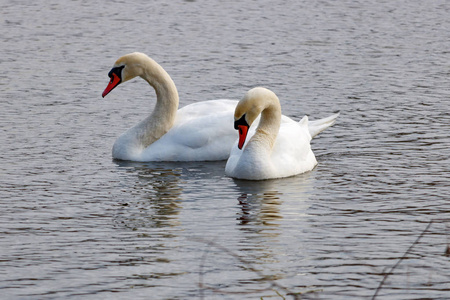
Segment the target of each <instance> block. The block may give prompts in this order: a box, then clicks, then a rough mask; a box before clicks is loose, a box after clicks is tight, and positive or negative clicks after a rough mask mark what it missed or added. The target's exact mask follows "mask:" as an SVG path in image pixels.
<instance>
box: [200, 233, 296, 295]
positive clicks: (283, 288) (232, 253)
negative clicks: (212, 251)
mask: <svg viewBox="0 0 450 300" xmlns="http://www.w3.org/2000/svg"><path fill="white" fill-rule="evenodd" d="M193 240H195V241H196V242H201V243H205V244H207V245H208V248H209V247H211V246H213V247H215V248H217V249H219V250H222V251H223V252H225V253H227V254H228V255H230V256H232V257H234V258H236V259H237V260H238V261H239V262H241V263H242V264H243V265H245V266H246V267H247V268H248V269H249V270H250V271H252V272H254V273H256V274H257V275H258V276H260V277H263V278H264V277H267V276H265V275H264V274H263V273H262V272H261V271H259V270H257V269H255V268H253V267H252V266H251V263H250V262H248V261H246V260H245V259H243V258H241V257H240V256H239V255H237V254H236V253H234V252H233V251H231V250H229V249H227V248H226V247H224V246H222V245H219V244H217V243H216V242H214V241H206V240H203V239H200V238H196V239H193ZM206 255H207V252H205V253H204V254H203V256H202V265H201V266H200V274H199V287H200V299H204V298H203V297H204V295H203V289H205V285H204V283H203V264H204V262H205V260H206ZM270 285H271V286H270V288H267V289H263V290H260V291H267V290H270V289H271V288H278V289H280V290H283V291H284V292H286V294H288V295H291V296H293V297H294V299H300V298H299V295H298V294H294V293H292V291H290V290H289V289H288V288H286V287H284V286H282V285H280V284H278V283H276V282H275V281H271V282H270ZM212 290H214V291H217V292H223V291H220V290H217V289H212ZM260 291H259V292H260ZM253 292H255V291H252V292H250V293H253ZM275 292H276V291H275ZM276 293H277V294H279V293H278V292H276ZM230 294H232V293H230ZM238 294H248V293H245V292H244V293H238ZM283 298H284V297H283Z"/></svg>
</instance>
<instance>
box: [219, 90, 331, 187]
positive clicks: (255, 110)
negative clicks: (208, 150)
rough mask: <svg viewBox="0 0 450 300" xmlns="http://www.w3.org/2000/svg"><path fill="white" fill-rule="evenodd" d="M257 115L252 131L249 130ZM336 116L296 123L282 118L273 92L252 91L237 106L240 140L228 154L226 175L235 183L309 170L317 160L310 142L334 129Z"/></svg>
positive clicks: (278, 103) (235, 116) (302, 120)
mask: <svg viewBox="0 0 450 300" xmlns="http://www.w3.org/2000/svg"><path fill="white" fill-rule="evenodd" d="M260 114H261V120H260V121H259V125H258V126H257V128H256V130H255V129H254V127H250V126H251V125H252V123H253V122H254V121H255V120H256V119H257V117H258V116H259V115H260ZM338 116H339V113H337V114H334V115H332V116H330V117H328V118H324V119H320V120H317V121H313V122H308V117H307V116H304V117H303V118H302V119H301V120H300V122H295V121H293V120H292V119H290V118H289V117H286V116H282V115H281V106H280V101H279V100H278V97H277V96H276V95H275V94H274V93H273V92H272V91H270V90H268V89H265V88H261V87H257V88H254V89H251V90H250V91H248V92H247V93H246V95H245V96H244V98H243V99H242V100H241V101H239V103H238V105H237V106H236V110H235V113H234V119H235V123H234V127H235V129H238V130H239V140H238V141H237V143H236V145H235V146H233V148H232V150H231V154H230V157H229V158H228V161H227V164H226V167H225V174H226V175H228V176H230V177H233V178H238V179H249V180H263V179H271V178H282V177H288V176H293V175H296V174H300V173H303V172H307V171H310V170H312V169H313V168H314V167H315V166H316V164H317V160H316V157H315V156H314V153H313V152H312V150H311V145H310V141H311V139H312V138H313V137H314V136H316V135H317V134H319V133H320V132H321V131H323V130H325V129H326V128H328V127H329V126H331V125H333V124H334V122H335V120H336V118H337V117H338ZM249 128H250V130H249ZM247 136H248V137H249V140H248V142H247V143H246V142H245V141H246V138H247ZM241 149H242V150H241Z"/></svg>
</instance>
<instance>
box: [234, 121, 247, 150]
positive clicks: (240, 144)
mask: <svg viewBox="0 0 450 300" xmlns="http://www.w3.org/2000/svg"><path fill="white" fill-rule="evenodd" d="M237 127H238V130H239V142H238V148H239V149H242V147H243V146H244V143H245V139H246V138H247V133H248V126H246V125H238V126H237Z"/></svg>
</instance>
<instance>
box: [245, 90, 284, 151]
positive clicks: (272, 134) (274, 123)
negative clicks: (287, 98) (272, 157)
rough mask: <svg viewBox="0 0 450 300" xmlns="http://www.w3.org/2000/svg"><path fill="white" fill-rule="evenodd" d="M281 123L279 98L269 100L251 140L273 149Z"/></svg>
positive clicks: (269, 149) (270, 149)
mask: <svg viewBox="0 0 450 300" xmlns="http://www.w3.org/2000/svg"><path fill="white" fill-rule="evenodd" d="M280 123H281V106H280V102H279V101H278V99H276V101H275V100H273V101H269V102H268V103H267V104H266V106H265V108H264V109H263V110H262V112H261V120H260V122H259V125H258V127H257V128H256V132H255V135H254V136H253V138H252V140H251V141H252V142H256V143H258V144H260V147H265V148H266V149H267V150H268V151H272V148H273V146H274V144H275V140H276V138H277V135H278V131H279V130H280Z"/></svg>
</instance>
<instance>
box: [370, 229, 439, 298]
mask: <svg viewBox="0 0 450 300" xmlns="http://www.w3.org/2000/svg"><path fill="white" fill-rule="evenodd" d="M432 223H433V220H431V221H430V222H429V223H428V225H427V227H426V228H425V230H424V231H422V233H421V234H420V235H419V237H418V238H417V239H416V240H415V242H414V243H412V245H411V246H409V248H408V250H406V252H405V253H404V254H403V256H402V257H401V258H400V259H399V260H398V262H397V263H396V264H395V265H394V266H393V267H392V268H391V269H390V270H389V272H387V273H386V274H385V275H384V277H383V280H381V282H380V284H379V285H378V287H377V290H376V291H375V294H374V295H373V297H372V300H374V299H375V298H376V297H377V295H378V292H379V291H380V290H381V287H382V286H383V284H384V282H385V281H386V279H387V278H388V276H389V275H391V274H392V273H393V272H394V270H395V268H397V266H398V265H399V264H400V263H401V262H402V261H403V260H404V259H405V258H406V256H407V255H408V253H409V252H410V251H411V250H412V248H413V247H414V246H415V245H416V244H417V243H419V241H420V239H421V238H422V237H423V236H424V235H425V233H426V232H427V231H428V229H429V228H430V226H431V224H432Z"/></svg>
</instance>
